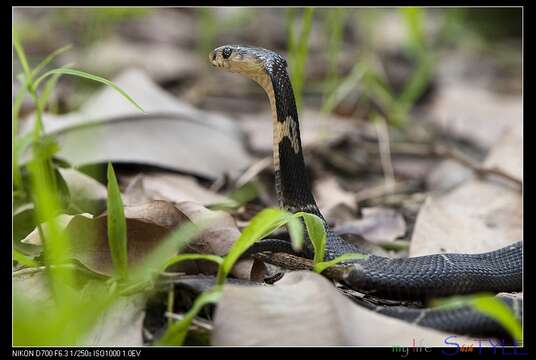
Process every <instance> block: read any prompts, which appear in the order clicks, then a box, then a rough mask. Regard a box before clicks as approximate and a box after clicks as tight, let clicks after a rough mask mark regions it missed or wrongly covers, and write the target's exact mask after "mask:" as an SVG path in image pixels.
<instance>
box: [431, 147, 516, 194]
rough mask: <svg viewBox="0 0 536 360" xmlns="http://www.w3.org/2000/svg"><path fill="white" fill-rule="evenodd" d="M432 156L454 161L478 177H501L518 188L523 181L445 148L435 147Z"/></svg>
mask: <svg viewBox="0 0 536 360" xmlns="http://www.w3.org/2000/svg"><path fill="white" fill-rule="evenodd" d="M433 154H434V155H436V156H439V157H447V158H449V159H452V160H455V161H457V162H459V163H460V164H462V165H464V166H466V167H468V168H470V169H471V170H473V171H474V172H475V173H477V174H478V175H479V176H489V175H495V176H498V177H501V178H503V179H506V180H508V181H510V182H513V183H514V184H516V185H517V186H519V187H520V188H522V187H523V181H521V180H520V179H518V178H516V177H514V176H512V175H510V174H507V173H506V172H504V171H502V170H501V169H498V168H495V167H492V168H489V167H486V166H484V165H482V164H481V163H479V162H478V161H474V160H473V159H471V158H469V157H467V156H466V155H464V154H462V153H461V152H459V151H456V150H454V149H450V148H448V147H446V146H441V145H436V146H435V147H434V148H433Z"/></svg>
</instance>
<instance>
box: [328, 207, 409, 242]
mask: <svg viewBox="0 0 536 360" xmlns="http://www.w3.org/2000/svg"><path fill="white" fill-rule="evenodd" d="M361 212H362V214H363V217H362V218H361V219H359V220H353V221H351V222H346V223H344V224H342V225H341V226H338V227H336V228H335V231H337V232H338V233H346V234H354V235H361V236H362V237H364V238H365V239H366V240H367V241H370V242H372V243H385V242H389V241H394V240H395V239H397V238H399V237H402V236H404V234H405V233H406V222H405V221H404V218H403V217H402V215H401V214H400V213H399V212H398V211H396V210H394V209H389V208H384V207H374V208H363V209H362V210H361Z"/></svg>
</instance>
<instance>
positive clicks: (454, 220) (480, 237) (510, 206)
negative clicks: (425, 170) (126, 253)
mask: <svg viewBox="0 0 536 360" xmlns="http://www.w3.org/2000/svg"><path fill="white" fill-rule="evenodd" d="M522 143H523V142H522V134H521V130H520V127H517V129H516V128H513V129H511V130H510V131H509V132H508V133H507V134H505V135H504V136H503V138H502V140H501V141H499V142H498V143H497V145H496V146H495V147H494V148H493V149H492V150H491V152H490V154H489V155H488V157H487V159H486V161H485V162H484V164H485V165H486V166H489V167H491V166H493V167H497V168H501V169H503V170H504V171H506V172H508V173H509V174H510V175H513V176H516V177H517V178H519V179H522V172H523V170H522V163H521V156H522ZM521 224H522V197H521V193H520V192H519V190H518V189H517V188H515V187H511V186H509V184H504V183H502V182H500V181H496V180H495V179H482V180H480V179H470V180H468V181H466V182H464V183H463V184H461V185H460V186H458V187H457V188H455V189H453V190H451V191H450V192H448V193H446V194H443V195H438V196H431V197H429V198H428V199H427V200H426V202H425V203H424V205H423V207H422V208H421V210H420V212H419V215H418V217H417V222H416V224H415V229H414V232H413V236H412V241H411V247H410V255H411V256H418V255H427V254H436V253H440V252H467V253H478V252H485V251H491V250H496V249H498V248H501V247H504V246H507V245H509V244H511V243H514V242H517V241H520V240H521V239H522V235H523V232H522V227H521Z"/></svg>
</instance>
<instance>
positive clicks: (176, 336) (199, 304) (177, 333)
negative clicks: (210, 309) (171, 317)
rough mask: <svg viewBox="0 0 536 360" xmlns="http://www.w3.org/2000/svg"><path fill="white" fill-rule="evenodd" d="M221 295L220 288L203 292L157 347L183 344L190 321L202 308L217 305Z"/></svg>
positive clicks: (170, 328)
mask: <svg viewBox="0 0 536 360" xmlns="http://www.w3.org/2000/svg"><path fill="white" fill-rule="evenodd" d="M221 295H222V289H221V287H220V286H217V287H214V288H212V289H210V290H207V291H205V292H204V293H202V294H201V295H199V296H198V297H197V299H195V301H194V304H193V305H192V308H191V309H190V310H189V311H188V312H187V313H186V314H185V315H184V318H183V319H182V320H180V321H177V322H175V323H174V324H173V325H171V326H170V327H169V328H168V330H167V331H166V333H165V334H164V335H163V336H162V338H160V340H159V341H158V342H157V345H167V346H180V345H182V343H183V342H184V338H185V337H186V334H187V333H188V328H189V327H190V324H191V323H192V320H193V319H194V318H195V317H196V315H197V314H198V313H199V311H201V309H202V308H203V306H205V305H207V304H215V303H217V302H218V301H219V300H220V298H221Z"/></svg>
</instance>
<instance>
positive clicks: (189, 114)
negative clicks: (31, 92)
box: [21, 70, 252, 178]
mask: <svg viewBox="0 0 536 360" xmlns="http://www.w3.org/2000/svg"><path fill="white" fill-rule="evenodd" d="M114 82H115V83H116V84H118V85H119V86H120V87H122V88H123V89H124V90H125V91H126V92H127V93H128V94H129V95H130V96H131V97H132V98H133V99H135V100H136V102H138V103H139V104H140V105H141V106H142V107H143V109H144V110H145V111H146V113H145V114H143V113H141V112H140V111H139V110H138V109H136V108H135V107H134V106H133V105H132V104H131V103H129V102H128V101H127V100H125V99H124V98H123V97H122V96H121V95H119V94H118V93H117V92H116V91H115V90H113V89H111V88H109V87H105V88H104V89H102V90H101V91H99V92H98V93H97V94H96V95H95V96H93V97H92V98H90V99H89V100H88V102H87V103H86V104H84V106H83V107H82V109H81V110H80V111H79V112H76V113H69V114H66V115H62V116H54V115H50V114H45V115H44V116H43V126H44V129H45V132H46V133H47V134H50V135H53V136H54V137H55V138H56V140H57V141H58V143H59V145H60V151H59V152H58V153H57V154H56V155H57V157H58V158H62V159H64V160H66V161H68V162H69V163H70V164H71V165H73V166H82V165H88V164H96V163H106V162H109V161H112V162H123V163H137V164H147V165H153V166H159V167H162V168H168V169H173V170H178V171H183V172H187V173H192V174H195V175H199V176H202V177H207V178H218V177H220V176H221V175H223V174H225V173H231V172H234V171H239V170H240V169H242V168H245V167H247V166H248V165H249V163H250V162H251V161H252V158H251V157H250V155H249V154H248V153H247V152H246V151H245V149H244V147H243V144H242V141H243V140H242V135H243V134H242V132H241V130H240V129H239V128H238V127H237V126H236V125H235V124H234V123H233V121H231V120H230V119H229V118H227V117H225V116H222V115H219V114H216V113H209V112H205V111H200V110H197V109H195V108H194V107H192V106H191V105H189V104H186V103H184V102H181V101H180V100H178V99H176V98H174V97H173V96H171V95H170V94H168V93H166V92H164V91H163V90H161V89H160V88H158V87H157V86H156V85H155V84H154V83H153V82H152V81H151V80H150V79H149V78H148V77H147V76H146V75H145V74H144V73H142V72H140V71H138V70H130V71H125V72H124V73H122V74H121V75H120V76H119V77H118V78H117V79H114ZM33 121H34V120H33V119H32V118H29V119H28V121H24V122H23V123H21V133H25V132H28V131H31V129H32V126H33ZM199 139H203V141H199ZM222 149H224V151H222ZM29 155H30V153H29V152H26V153H25V154H24V156H23V159H22V161H21V163H25V162H26V161H28V159H29Z"/></svg>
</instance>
